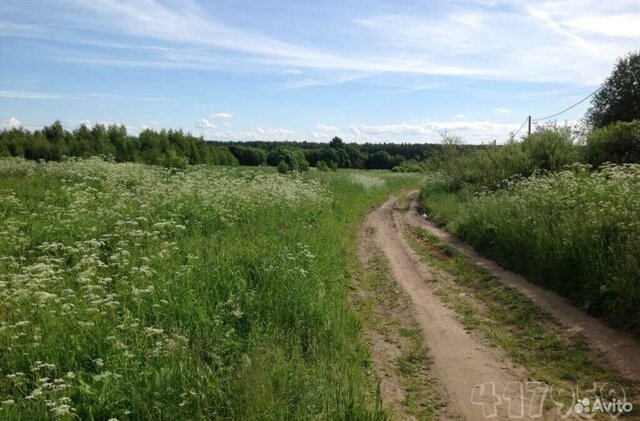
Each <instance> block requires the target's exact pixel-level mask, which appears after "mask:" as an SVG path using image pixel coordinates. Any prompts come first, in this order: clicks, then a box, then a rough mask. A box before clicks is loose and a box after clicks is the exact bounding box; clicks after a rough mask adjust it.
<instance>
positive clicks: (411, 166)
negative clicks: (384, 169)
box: [391, 159, 424, 172]
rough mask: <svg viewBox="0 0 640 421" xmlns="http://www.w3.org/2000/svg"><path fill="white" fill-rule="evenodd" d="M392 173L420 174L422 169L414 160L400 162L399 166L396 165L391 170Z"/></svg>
mask: <svg viewBox="0 0 640 421" xmlns="http://www.w3.org/2000/svg"><path fill="white" fill-rule="evenodd" d="M391 171H393V172H422V171H424V168H423V167H422V166H421V165H420V163H419V162H418V161H416V160H415V159H410V160H408V161H404V162H402V163H401V164H400V165H396V166H395V167H393V168H391Z"/></svg>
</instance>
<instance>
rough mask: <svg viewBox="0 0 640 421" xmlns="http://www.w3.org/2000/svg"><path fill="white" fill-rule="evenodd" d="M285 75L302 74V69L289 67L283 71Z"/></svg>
mask: <svg viewBox="0 0 640 421" xmlns="http://www.w3.org/2000/svg"><path fill="white" fill-rule="evenodd" d="M282 74H283V75H301V74H302V70H299V69H287V70H284V71H283V72H282Z"/></svg>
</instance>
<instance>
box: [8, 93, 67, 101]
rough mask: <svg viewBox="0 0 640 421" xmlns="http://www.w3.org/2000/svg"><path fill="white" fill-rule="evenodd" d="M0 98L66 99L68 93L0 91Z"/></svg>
mask: <svg viewBox="0 0 640 421" xmlns="http://www.w3.org/2000/svg"><path fill="white" fill-rule="evenodd" d="M0 98H15V99H68V98H71V97H70V96H68V95H61V94H54V93H51V92H30V91H0Z"/></svg>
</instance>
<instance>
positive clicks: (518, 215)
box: [424, 164, 640, 331]
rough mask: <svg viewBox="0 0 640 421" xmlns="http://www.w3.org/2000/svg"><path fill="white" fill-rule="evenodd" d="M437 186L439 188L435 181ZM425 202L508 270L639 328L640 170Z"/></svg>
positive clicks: (564, 174) (561, 175)
mask: <svg viewBox="0 0 640 421" xmlns="http://www.w3.org/2000/svg"><path fill="white" fill-rule="evenodd" d="M432 185H433V183H432ZM424 201H425V203H426V205H427V206H428V207H430V208H432V209H435V210H434V212H435V213H436V214H438V215H439V216H440V218H441V222H444V223H446V224H448V225H449V228H450V229H451V230H452V231H454V232H455V233H456V234H457V235H459V236H460V237H462V238H463V239H465V240H467V241H469V242H470V243H471V244H473V245H474V246H476V247H478V248H479V249H481V250H483V251H484V252H486V253H487V254H489V255H490V256H492V257H494V258H495V259H497V260H498V261H499V262H501V263H503V264H504V265H506V266H508V267H511V268H513V269H516V270H518V271H520V272H523V273H525V274H527V275H529V276H530V277H532V278H533V279H534V280H536V281H537V282H539V283H541V284H543V285H545V286H547V287H549V288H552V289H554V290H556V291H558V292H560V293H562V294H564V295H566V296H568V297H569V298H570V299H572V300H573V301H574V302H575V303H577V304H578V305H579V306H580V307H582V308H584V309H587V310H589V311H591V312H592V313H594V314H597V315H599V316H601V317H603V318H604V319H607V320H609V321H611V322H613V323H615V324H618V325H621V326H625V327H629V328H631V329H634V330H636V331H640V311H639V309H640V252H639V251H640V221H639V220H638V215H640V166H639V165H631V164H627V165H624V166H615V165H608V166H605V167H603V168H602V169H601V170H600V171H595V172H594V171H591V170H590V169H589V168H588V167H586V166H581V165H575V166H574V167H573V168H571V169H568V170H564V171H559V172H555V173H547V174H538V175H534V176H532V177H529V178H523V179H520V180H515V181H510V182H508V183H507V184H506V186H505V188H503V189H500V190H497V191H485V192H482V193H480V194H478V195H476V196H474V197H472V198H470V199H468V200H466V201H460V200H456V197H455V196H454V195H452V194H446V193H444V194H443V193H435V192H431V193H428V192H426V191H425V195H424Z"/></svg>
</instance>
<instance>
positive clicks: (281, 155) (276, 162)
mask: <svg viewBox="0 0 640 421" xmlns="http://www.w3.org/2000/svg"><path fill="white" fill-rule="evenodd" d="M281 163H283V165H281ZM267 164H269V165H271V166H274V167H278V171H280V170H281V168H282V169H283V170H284V169H286V171H285V172H289V171H298V172H304V171H307V170H308V169H309V163H308V162H307V160H306V158H305V157H304V153H303V152H302V151H301V150H300V149H293V148H290V147H287V146H283V147H280V148H277V149H274V150H273V151H271V152H269V155H268V156H267Z"/></svg>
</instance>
